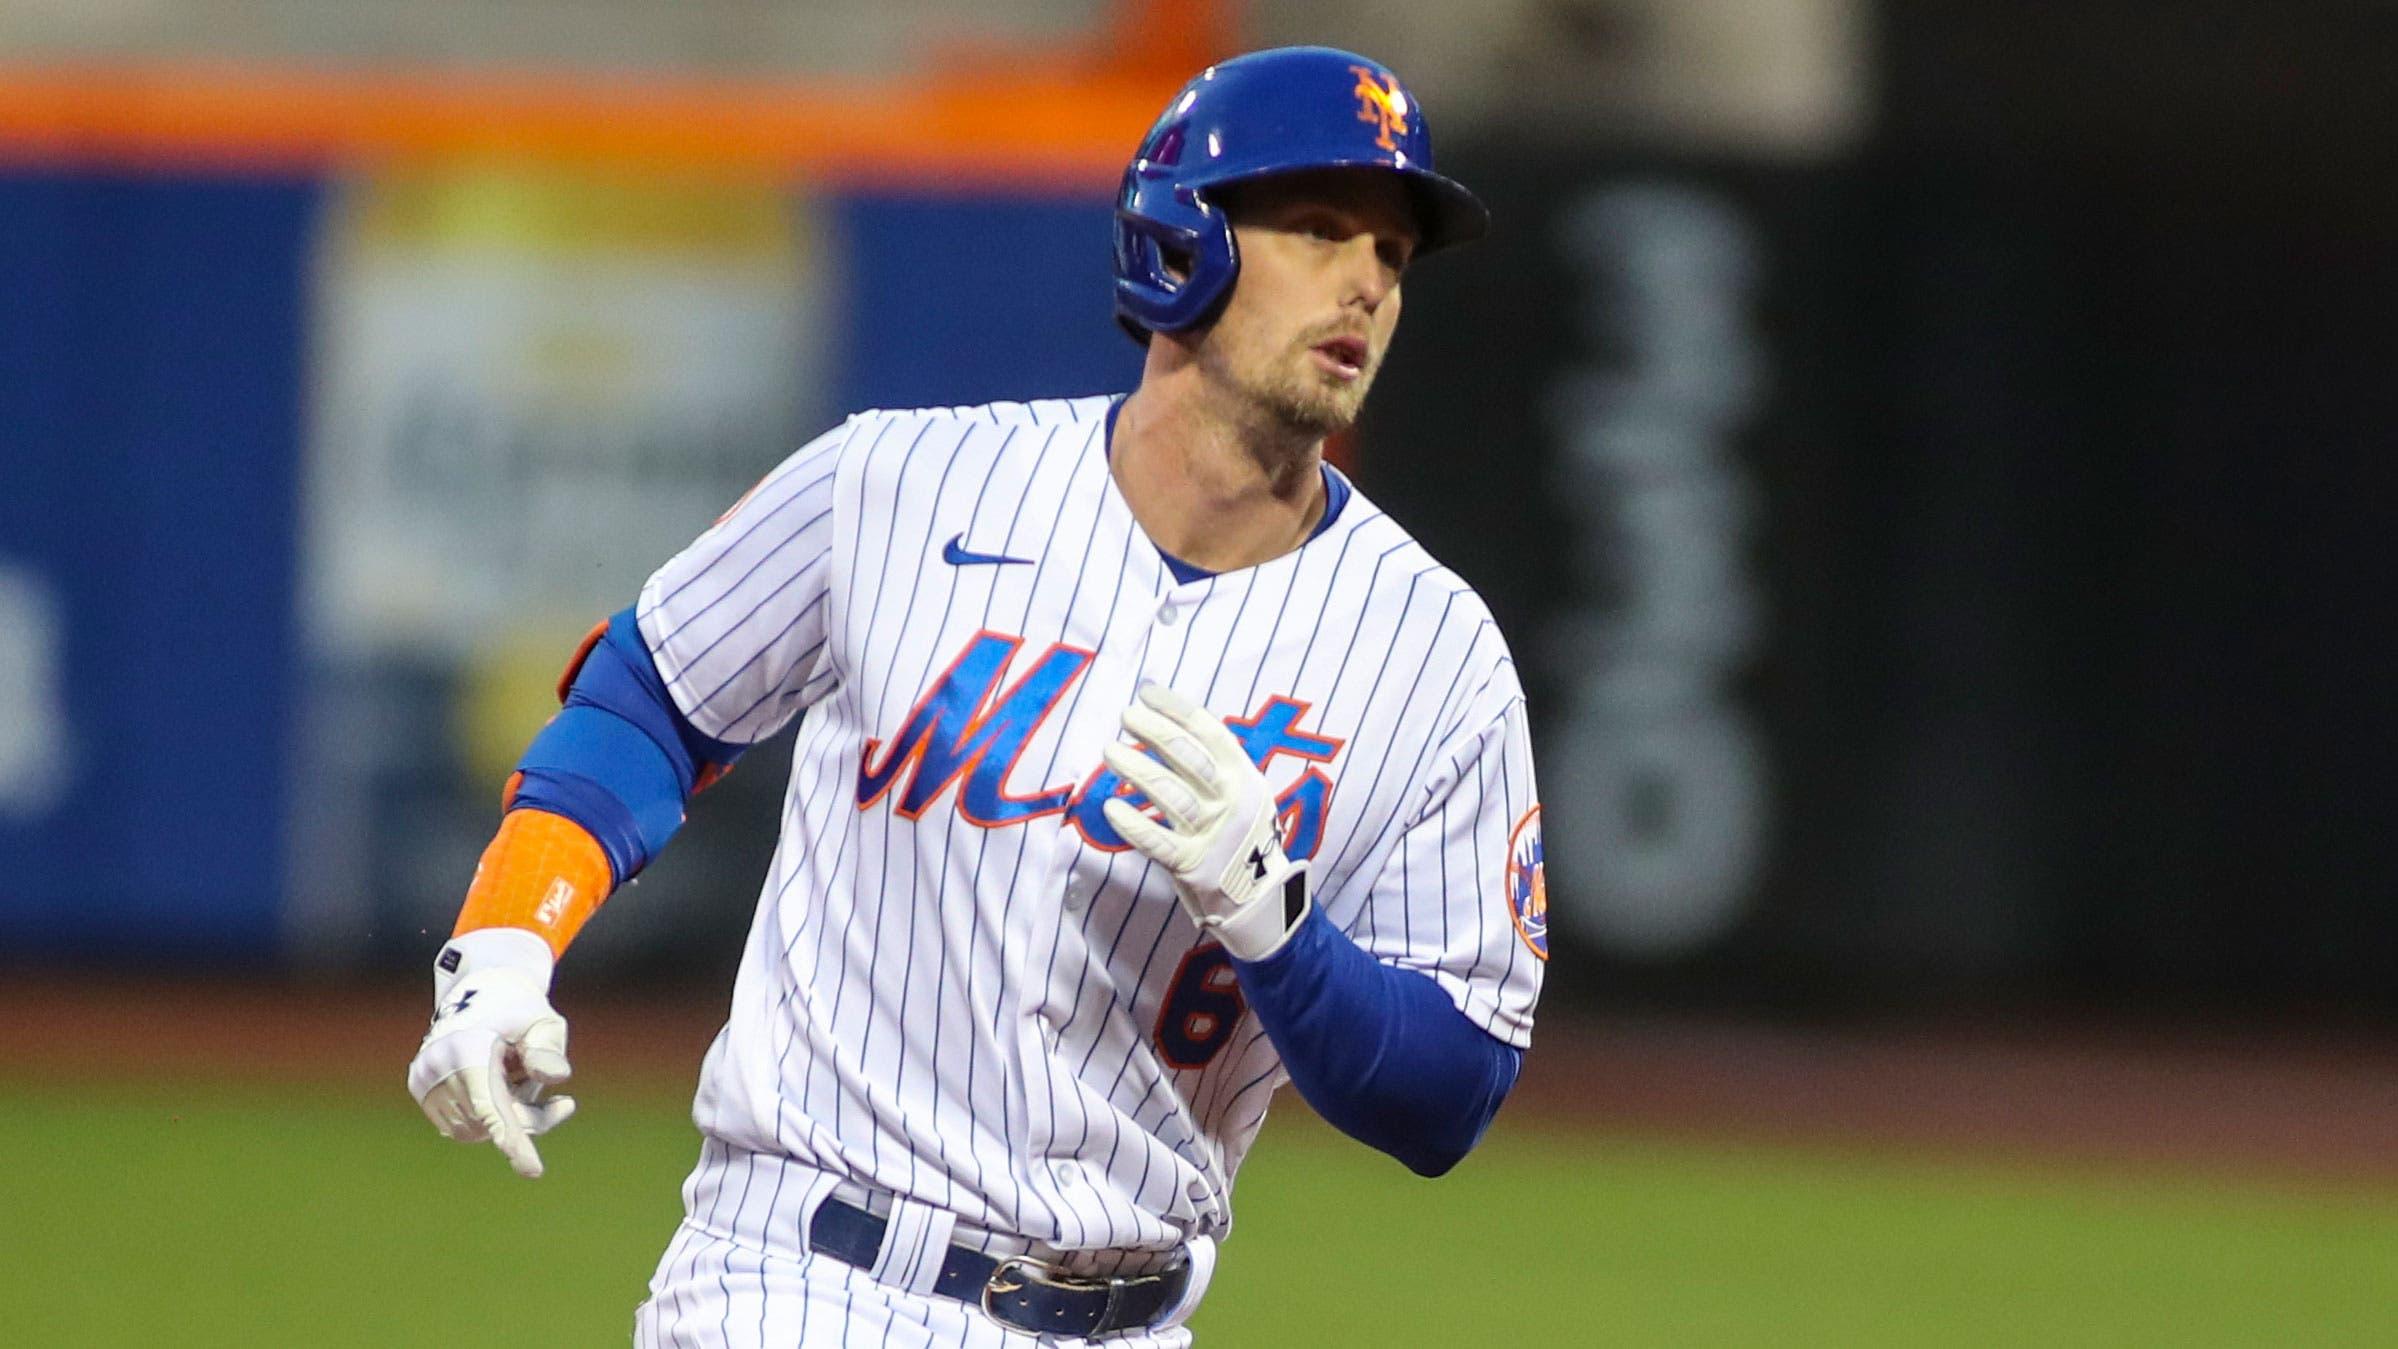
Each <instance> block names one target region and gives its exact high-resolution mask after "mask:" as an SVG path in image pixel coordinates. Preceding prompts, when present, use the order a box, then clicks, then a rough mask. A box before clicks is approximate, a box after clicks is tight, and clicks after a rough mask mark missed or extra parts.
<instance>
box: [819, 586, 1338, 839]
mask: <svg viewBox="0 0 2398 1349" xmlns="http://www.w3.org/2000/svg"><path fill="white" fill-rule="evenodd" d="M1003 560H1004V559H1003ZM1023 645H1024V639H1023V638H1021V637H1017V636H1014V635H1012V634H1009V633H1004V632H992V631H989V630H987V629H986V630H984V631H982V632H978V633H976V634H974V636H973V637H972V638H970V639H969V640H968V641H967V643H966V645H965V646H964V647H963V648H961V649H960V650H959V652H958V654H957V657H956V658H955V659H953V660H952V661H950V663H949V666H948V668H947V669H945V670H943V671H942V672H941V674H940V675H939V676H938V677H937V678H935V679H934V680H933V683H932V686H931V687H930V688H928V689H926V690H925V691H924V694H923V696H922V697H920V698H918V699H917V700H916V705H915V706H914V707H912V708H910V709H909V710H908V715H907V718H906V719H905V720H904V721H903V722H901V724H900V727H899V730H898V731H897V732H895V733H893V734H892V735H891V737H890V738H889V739H888V740H884V739H881V738H876V739H871V740H868V741H867V742H866V747H865V752H864V754H862V755H861V756H860V758H859V761H858V788H857V801H858V809H860V810H865V809H867V808H869V807H871V806H873V805H874V804H875V803H876V802H878V801H881V800H882V799H883V798H884V797H886V796H890V797H891V798H892V800H893V808H894V809H895V810H897V812H898V813H899V815H900V816H901V817H902V818H903V819H909V820H914V819H919V818H922V816H923V815H924V813H925V812H926V811H927V810H930V809H931V808H932V806H933V803H934V802H935V801H937V800H939V799H940V798H941V796H942V795H943V794H944V793H945V792H947V791H948V790H949V789H950V787H951V786H952V785H953V784H955V785H957V788H958V790H957V796H956V800H957V810H958V813H959V814H961V815H963V816H965V817H966V819H967V820H968V821H970V822H972V823H974V824H977V825H980V826H982V827H983V828H986V829H997V828H1004V827H1006V826H1009V825H1017V824H1023V823H1026V822H1027V821H1030V820H1037V819H1040V818H1042V817H1044V816H1049V815H1057V814H1061V813H1062V814H1064V815H1065V816H1066V823H1067V824H1069V825H1071V826H1072V827H1073V828H1074V829H1076V830H1078V831H1080V832H1081V834H1082V836H1083V838H1084V840H1085V841H1087V842H1088V843H1089V844H1090V845H1091V846H1092V847H1094V848H1097V849H1099V850H1101V851H1102V852H1122V851H1124V850H1125V849H1127V848H1129V847H1130V846H1131V845H1130V844H1128V843H1126V842H1125V841H1124V840H1123V839H1122V838H1120V837H1118V836H1117V834H1116V829H1115V826H1114V825H1111V824H1109V823H1108V822H1107V815H1106V812H1105V809H1104V807H1105V806H1106V805H1107V802H1108V800H1109V799H1110V798H1111V797H1116V796H1123V797H1125V798H1126V799H1127V800H1130V801H1131V802H1132V803H1133V805H1134V806H1135V807H1136V808H1140V807H1146V806H1147V805H1148V800H1147V798H1145V797H1143V796H1142V795H1141V794H1140V793H1138V792H1135V791H1133V790H1132V788H1131V786H1130V785H1129V784H1127V783H1125V782H1123V781H1122V780H1120V779H1119V778H1117V776H1116V775H1115V772H1114V771H1113V770H1111V769H1108V768H1106V767H1105V766H1102V767H1101V768H1100V769H1098V770H1096V771H1094V772H1093V773H1092V774H1091V776H1090V777H1089V778H1088V779H1086V780H1085V781H1084V782H1083V783H1082V784H1081V785H1080V786H1079V787H1077V786H1076V785H1075V784H1074V783H1072V782H1064V783H1058V784H1056V785H1054V786H1051V787H1049V788H1048V789H1046V790H1044V791H1039V792H1035V793H1033V794H1031V795H1029V796H1028V795H1020V794H1017V793H1013V792H1010V791H1009V790H1008V788H1007V782H1008V778H1009V775H1010V774H1011V773H1013V772H1014V770H1015V767H1016V761H1017V760H1018V759H1020V758H1022V757H1023V755H1024V750H1025V746H1026V745H1028V744H1030V743H1031V741H1032V737H1033V735H1034V733H1035V732H1036V731H1037V730H1039V728H1040V725H1041V723H1042V722H1043V721H1045V720H1047V719H1048V717H1049V714H1050V712H1051V711H1052V710H1053V709H1055V708H1056V706H1057V704H1058V700H1059V699H1060V698H1062V697H1064V696H1065V694H1066V691H1067V689H1068V688H1070V687H1071V686H1072V685H1073V684H1074V682H1075V681H1076V680H1077V679H1079V678H1080V677H1081V676H1082V674H1083V672H1084V671H1085V670H1087V669H1088V668H1090V663H1091V658H1092V653H1091V652H1090V651H1087V650H1085V649H1083V648H1081V647H1077V646H1068V645H1066V644H1065V643H1063V642H1056V643H1052V644H1051V645H1050V646H1049V647H1047V648H1046V649H1044V650H1042V651H1041V652H1039V653H1037V654H1036V655H1034V656H1033V657H1032V659H1031V661H1030V663H1029V665H1028V666H1026V667H1024V668H1023V672H1022V673H1021V674H1018V675H1017V676H1016V679H1015V682H1014V683H1008V682H1007V676H1008V674H1009V672H1010V671H1011V670H1012V669H1015V668H1018V664H1017V660H1016V657H1017V655H1018V653H1019V650H1020V648H1022V647H1023ZM1003 685H1004V686H1005V687H1002V686H1003ZM1308 711H1309V705H1308V704H1306V703H1303V702H1300V701H1299V700H1297V699H1295V698H1286V697H1283V696H1281V695H1279V694H1277V695H1272V696H1269V697H1268V698H1266V700H1265V701H1264V702H1263V703H1261V704H1260V705H1259V706H1258V709H1257V711H1256V712H1254V713H1253V714H1251V715H1249V716H1246V717H1227V718H1225V720H1224V727H1225V729H1226V730H1229V731H1231V732H1232V734H1233V736H1234V738H1235V739H1237V740H1239V741H1240V743H1241V748H1242V749H1243V750H1245V751H1247V753H1248V755H1249V761H1250V762H1251V763H1254V764H1256V765H1257V767H1258V771H1260V772H1267V771H1270V770H1271V769H1272V768H1273V767H1274V764H1275V762H1276V761H1277V760H1279V759H1284V758H1290V759H1297V760H1299V761H1300V762H1301V763H1304V764H1306V765H1308V767H1307V768H1306V769H1305V771H1303V772H1301V773H1300V774H1299V778H1298V780H1297V781H1296V782H1293V783H1292V784H1291V785H1289V786H1288V787H1285V788H1284V789H1283V790H1282V791H1281V792H1279V793H1277V794H1276V796H1275V798H1274V805H1275V809H1276V810H1277V811H1278V812H1279V813H1280V823H1281V828H1282V846H1283V851H1284V852H1286V853H1288V854H1289V855H1290V856H1292V857H1294V858H1306V857H1312V856H1314V855H1315V851H1316V848H1317V847H1318V846H1319V845H1320V844H1321V843H1322V842H1323V839H1324V820H1325V814H1326V812H1327V810H1329V808H1330V806H1331V801H1332V778H1331V776H1330V775H1329V774H1327V773H1326V772H1325V771H1324V769H1323V767H1322V765H1327V764H1330V763H1331V762H1332V761H1333V760H1334V759H1335V758H1336V757H1337V756H1338V755H1339V754H1340V752H1341V747H1342V745H1343V743H1344V742H1343V741H1341V740H1340V739H1338V738H1337V737H1333V736H1328V735H1320V734H1318V733H1316V732H1314V731H1310V730H1307V729H1305V728H1304V727H1302V726H1301V725H1300V724H1299V723H1300V722H1301V721H1303V720H1305V719H1306V717H1307V714H1308Z"/></svg>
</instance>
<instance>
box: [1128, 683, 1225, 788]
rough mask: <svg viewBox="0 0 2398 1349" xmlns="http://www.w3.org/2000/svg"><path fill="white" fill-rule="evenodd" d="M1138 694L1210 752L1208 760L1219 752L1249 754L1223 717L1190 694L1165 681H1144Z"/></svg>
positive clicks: (1205, 751)
mask: <svg viewBox="0 0 2398 1349" xmlns="http://www.w3.org/2000/svg"><path fill="white" fill-rule="evenodd" d="M1140 698H1141V701H1142V702H1144V703H1147V704H1148V705H1149V706H1151V707H1154V708H1156V709H1157V710H1158V711H1159V712H1161V713H1163V714H1164V715H1165V716H1166V718H1167V720H1169V721H1171V722H1172V723H1174V724H1175V725H1176V726H1179V727H1181V728H1182V729H1183V731H1185V732H1186V733H1188V734H1189V736H1190V737H1191V740H1192V742H1193V743H1194V744H1196V745H1198V746H1199V747H1200V750H1201V751H1202V752H1203V753H1205V754H1207V755H1208V756H1209V759H1210V762H1211V763H1212V762H1213V759H1214V756H1216V755H1219V754H1222V755H1231V756H1235V757H1240V758H1246V757H1248V756H1247V755H1246V754H1245V753H1244V752H1243V751H1242V749H1241V742H1240V741H1239V740H1238V739H1236V738H1234V736H1233V734H1232V731H1231V730H1230V729H1229V728H1227V727H1226V726H1225V725H1224V720H1223V718H1221V717H1218V716H1217V715H1216V714H1215V713H1213V712H1210V711H1208V710H1207V708H1206V707H1205V706H1203V705H1202V704H1201V703H1200V702H1199V700H1198V699H1196V698H1193V697H1191V696H1190V695H1189V694H1186V693H1183V692H1182V691H1180V690H1178V689H1175V688H1171V687H1169V686H1167V685H1164V684H1144V685H1142V686H1141V692H1140ZM1213 780H1214V779H1213V778H1210V779H1209V781H1213Z"/></svg>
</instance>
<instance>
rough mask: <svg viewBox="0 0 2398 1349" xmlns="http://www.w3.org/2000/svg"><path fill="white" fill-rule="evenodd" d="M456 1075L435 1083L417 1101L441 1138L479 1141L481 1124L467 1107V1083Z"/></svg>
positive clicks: (471, 1141) (481, 1133) (466, 1141)
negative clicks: (440, 1133)
mask: <svg viewBox="0 0 2398 1349" xmlns="http://www.w3.org/2000/svg"><path fill="white" fill-rule="evenodd" d="M459 1076H460V1074H455V1073H453V1074H451V1075H450V1076H449V1077H446V1078H444V1079H442V1080H441V1081H440V1082H438V1083H436V1084H435V1085H434V1086H433V1087H432V1088H431V1089H430V1090H428V1091H427V1092H426V1093H425V1099H424V1100H423V1101H421V1102H419V1103H418V1104H420V1105H422V1106H423V1107H424V1111H425V1118H426V1119H429V1120H431V1121H433V1127H434V1128H436V1129H439V1130H440V1131H441V1132H442V1135H443V1136H444V1137H446V1138H451V1139H455V1140H457V1141H458V1142H461V1143H480V1142H482V1141H483V1126H482V1125H481V1124H479V1123H477V1122H476V1121H475V1118H474V1116H473V1115H472V1114H471V1113H469V1112H468V1110H467V1108H466V1086H465V1084H464V1083H462V1082H460V1081H459V1080H458V1079H459Z"/></svg>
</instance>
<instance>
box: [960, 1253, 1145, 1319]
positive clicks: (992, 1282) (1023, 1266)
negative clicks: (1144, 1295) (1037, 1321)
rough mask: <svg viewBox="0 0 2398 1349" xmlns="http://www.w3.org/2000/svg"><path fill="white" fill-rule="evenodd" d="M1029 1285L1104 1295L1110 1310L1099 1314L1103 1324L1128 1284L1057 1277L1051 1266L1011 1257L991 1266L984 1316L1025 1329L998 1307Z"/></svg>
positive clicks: (1075, 1277) (1112, 1279)
mask: <svg viewBox="0 0 2398 1349" xmlns="http://www.w3.org/2000/svg"><path fill="white" fill-rule="evenodd" d="M1028 1283H1029V1284H1038V1285H1040V1286H1041V1287H1043V1288H1054V1289H1058V1290H1060V1291H1063V1292H1071V1293H1105V1294H1106V1295H1107V1306H1106V1309H1105V1310H1104V1311H1102V1312H1101V1313H1100V1317H1101V1320H1102V1321H1103V1322H1104V1320H1105V1319H1106V1317H1107V1315H1108V1314H1109V1313H1111V1312H1113V1311H1114V1310H1115V1309H1116V1297H1117V1295H1118V1294H1119V1293H1120V1292H1121V1291H1122V1290H1123V1287H1124V1284H1125V1280H1123V1279H1119V1278H1082V1277H1080V1276H1077V1275H1073V1274H1057V1273H1053V1272H1051V1270H1050V1268H1049V1266H1048V1265H1046V1264H1044V1263H1043V1262H1041V1261H1038V1260H1034V1259H1032V1258H1030V1257H1028V1256H1022V1255H1018V1256H1011V1257H1009V1258H1008V1259H1005V1260H1002V1261H1000V1262H999V1263H998V1264H997V1265H994V1266H992V1268H991V1277H990V1278H988V1279H986V1280H984V1281H983V1291H982V1299H981V1300H982V1309H983V1315H985V1316H988V1317H990V1318H991V1319H992V1320H994V1321H997V1322H1000V1323H1001V1324H1003V1325H1011V1326H1020V1325H1023V1323H1022V1322H1020V1321H1017V1320H1013V1319H1011V1318H1009V1317H1007V1316H1003V1315H1001V1314H1000V1310H999V1308H998V1307H997V1306H996V1305H995V1303H996V1301H997V1299H999V1298H1002V1297H1005V1296H1007V1295H1008V1294H1010V1293H1015V1292H1021V1291H1023V1289H1024V1286H1025V1285H1026V1284H1028ZM1024 1328H1025V1329H1028V1330H1035V1329H1039V1327H1034V1326H1026V1327H1024Z"/></svg>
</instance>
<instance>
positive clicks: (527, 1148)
mask: <svg viewBox="0 0 2398 1349" xmlns="http://www.w3.org/2000/svg"><path fill="white" fill-rule="evenodd" d="M505 1053H506V1051H505V1050H504V1049H503V1048H502V1047H501V1046H499V1045H494V1046H492V1049H491V1067H490V1069H489V1071H488V1072H486V1073H483V1074H481V1075H480V1076H481V1079H482V1081H481V1083H480V1087H479V1089H478V1084H477V1083H475V1082H473V1081H470V1082H468V1083H467V1091H468V1104H469V1107H470V1108H471V1109H472V1110H473V1112H474V1116H475V1118H476V1119H477V1120H480V1121H482V1124H483V1128H484V1130H485V1131H486V1132H488V1133H489V1134H490V1135H491V1142H492V1145H493V1146H494V1147H497V1148H498V1149H499V1150H500V1155H501V1156H504V1157H506V1158H507V1159H508V1165H509V1166H511V1167H513V1168H515V1170H516V1174H518V1175H520V1176H523V1177H524V1178H525V1179H527V1180H536V1179H539V1178H540V1176H541V1154H540V1153H538V1152H535V1151H534V1150H533V1139H532V1136H531V1135H529V1134H527V1133H526V1132H525V1131H524V1126H523V1124H522V1123H521V1122H519V1120H518V1118H517V1113H516V1112H517V1109H518V1107H517V1103H516V1100H515V1098H513V1097H511V1096H509V1095H508V1094H507V1093H506V1092H505V1091H494V1090H492V1084H494V1083H499V1082H505V1081H506V1080H507V1079H506V1077H505V1076H504V1074H505V1072H506V1068H505V1067H504V1062H505V1060H504V1057H503V1056H504V1055H505ZM474 1071H475V1070H474V1069H472V1068H469V1069H467V1070H466V1071H465V1072H462V1073H460V1074H459V1076H461V1077H465V1076H467V1075H468V1074H471V1073H474Z"/></svg>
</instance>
